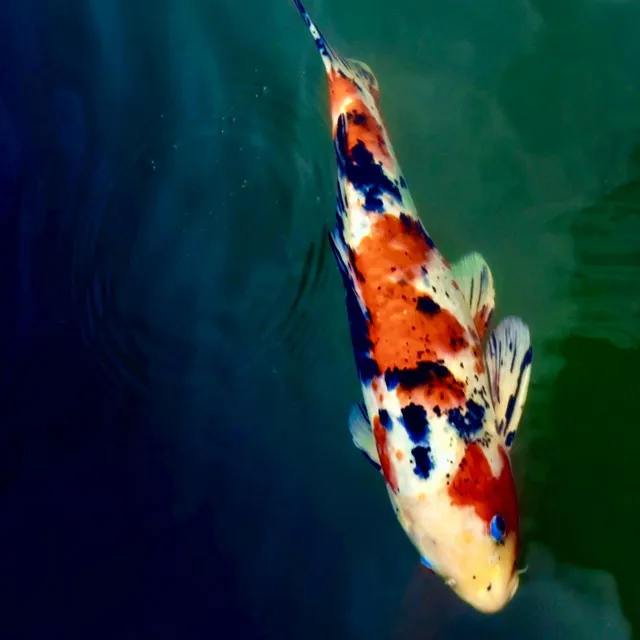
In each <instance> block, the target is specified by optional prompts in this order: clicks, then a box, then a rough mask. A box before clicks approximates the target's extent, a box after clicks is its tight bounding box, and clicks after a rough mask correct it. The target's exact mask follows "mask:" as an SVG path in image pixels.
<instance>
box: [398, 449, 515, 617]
mask: <svg viewBox="0 0 640 640" xmlns="http://www.w3.org/2000/svg"><path fill="white" fill-rule="evenodd" d="M516 500H517V497H516V489H515V484H514V480H513V476H512V472H511V466H510V464H509V459H508V457H507V455H506V453H505V452H504V450H503V449H502V448H501V447H496V448H494V449H493V450H490V451H487V450H485V449H484V448H483V447H482V446H481V445H479V444H473V445H470V446H468V447H467V448H466V452H465V453H464V455H463V456H462V459H461V460H460V463H459V465H458V468H457V472H456V473H455V474H452V475H450V477H449V479H447V480H446V481H445V482H443V483H442V487H441V488H440V490H439V491H437V492H435V493H434V494H433V495H425V494H420V495H419V496H418V497H416V496H405V497H403V496H399V497H398V498H397V507H398V517H399V519H400V522H401V524H402V525H403V527H404V528H405V530H406V532H407V534H408V535H409V537H410V538H411V540H412V541H413V543H414V545H415V546H416V548H417V550H418V552H419V553H420V555H421V557H422V558H423V562H424V564H427V565H428V566H429V567H430V568H431V569H432V570H433V571H434V572H436V573H437V574H439V575H440V576H441V577H442V578H443V579H444V580H445V582H446V584H447V585H448V586H449V587H450V588H451V589H453V591H454V592H455V593H456V594H457V595H458V596H459V597H460V598H461V599H463V600H464V601H466V602H467V603H468V604H470V605H471V606H472V607H474V608H475V609H477V610H478V611H481V612H483V613H495V612H497V611H500V610H501V609H503V608H504V607H505V606H506V605H507V604H508V603H509V601H510V600H511V599H512V598H513V596H514V595H515V593H516V591H517V589H518V584H519V572H518V571H517V570H516V561H517V557H518V548H519V524H518V508H517V502H516Z"/></svg>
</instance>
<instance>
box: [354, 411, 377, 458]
mask: <svg viewBox="0 0 640 640" xmlns="http://www.w3.org/2000/svg"><path fill="white" fill-rule="evenodd" d="M349 431H350V432H351V437H352V438H353V444H355V445H356V447H357V448H358V449H360V451H362V453H363V454H364V455H365V457H366V458H367V459H368V460H369V462H371V464H372V465H373V466H374V467H376V469H378V470H380V458H379V457H378V450H377V448H376V441H375V439H374V437H373V431H372V430H371V423H370V422H369V417H368V416H367V410H366V409H365V407H364V405H363V404H362V403H361V402H358V403H356V404H354V405H353V406H352V407H351V411H350V412H349Z"/></svg>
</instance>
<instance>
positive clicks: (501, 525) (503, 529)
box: [489, 515, 507, 542]
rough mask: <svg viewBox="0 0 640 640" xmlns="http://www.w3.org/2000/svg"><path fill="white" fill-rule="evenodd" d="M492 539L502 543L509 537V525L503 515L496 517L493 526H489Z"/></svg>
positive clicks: (492, 521)
mask: <svg viewBox="0 0 640 640" xmlns="http://www.w3.org/2000/svg"><path fill="white" fill-rule="evenodd" d="M489 530H490V532H491V537H492V538H493V539H494V540H495V541H496V542H502V541H503V540H504V537H505V536H506V535H507V525H506V523H505V521H504V518H503V517H502V516H501V515H495V516H493V518H491V524H490V525H489Z"/></svg>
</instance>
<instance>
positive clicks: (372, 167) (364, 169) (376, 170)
mask: <svg viewBox="0 0 640 640" xmlns="http://www.w3.org/2000/svg"><path fill="white" fill-rule="evenodd" d="M340 118H342V121H343V123H344V115H341V116H340ZM340 118H339V119H338V125H339V127H340ZM339 127H338V130H337V132H336V139H337V138H338V136H339V135H340V136H344V140H343V141H342V142H341V143H339V144H338V145H337V146H338V147H339V148H340V153H341V154H342V156H343V157H344V158H346V161H345V163H344V171H345V175H346V177H347V180H349V181H350V182H351V184H353V186H354V187H355V188H356V189H357V190H358V191H360V192H361V193H362V194H363V195H364V198H365V201H364V208H365V209H366V210H367V211H373V212H376V213H382V212H383V210H384V205H383V202H382V195H383V194H384V193H387V194H389V195H390V196H392V197H393V198H395V199H396V200H397V201H398V202H402V196H401V194H400V190H399V189H398V187H397V186H396V185H395V184H394V183H393V182H392V181H391V180H390V179H389V178H388V176H387V175H386V174H385V172H384V169H383V168H382V165H381V164H380V163H378V162H376V160H375V158H374V157H373V154H372V153H371V151H369V149H367V147H366V145H365V144H364V142H362V140H358V142H357V143H356V144H355V145H354V146H353V147H352V148H351V150H350V152H349V153H348V152H347V151H346V144H347V143H346V125H344V124H343V129H342V130H340V128H339ZM336 153H338V151H336ZM338 164H339V165H340V160H338Z"/></svg>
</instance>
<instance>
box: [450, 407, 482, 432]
mask: <svg viewBox="0 0 640 640" xmlns="http://www.w3.org/2000/svg"><path fill="white" fill-rule="evenodd" d="M484 413H485V411H484V407H483V406H482V405H479V404H478V403H477V402H474V401H473V400H467V410H466V411H465V412H464V413H463V412H462V411H461V410H460V409H459V408H457V407H456V408H454V409H451V410H450V411H449V416H448V417H449V424H451V426H452V427H454V428H455V429H456V431H457V432H458V433H459V434H460V435H461V436H462V437H463V438H464V439H465V440H468V439H469V438H470V437H471V436H472V435H474V434H475V433H478V431H480V430H481V429H482V427H483V424H484Z"/></svg>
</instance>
